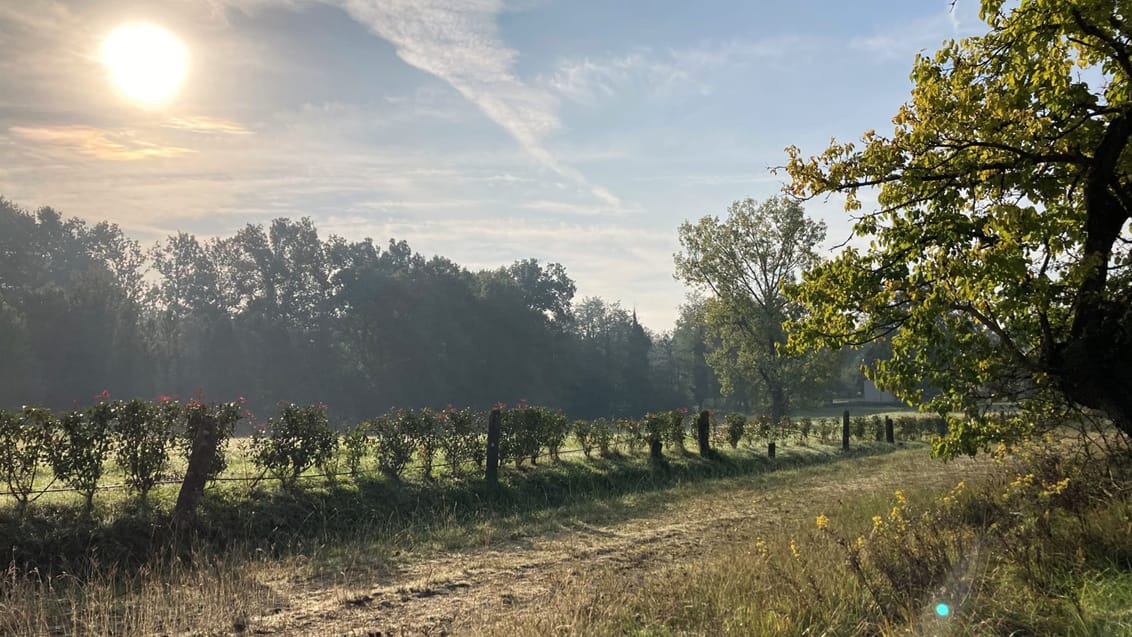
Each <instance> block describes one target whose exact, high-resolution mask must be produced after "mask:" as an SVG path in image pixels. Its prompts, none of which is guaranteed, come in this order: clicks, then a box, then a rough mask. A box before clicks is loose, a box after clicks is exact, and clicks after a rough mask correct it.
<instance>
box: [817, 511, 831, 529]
mask: <svg viewBox="0 0 1132 637" xmlns="http://www.w3.org/2000/svg"><path fill="white" fill-rule="evenodd" d="M827 524H829V518H827V517H825V514H824V513H823V514H821V515H819V516H818V519H817V525H818V528H819V529H824V528H825V527H826V525H827Z"/></svg>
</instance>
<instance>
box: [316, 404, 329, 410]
mask: <svg viewBox="0 0 1132 637" xmlns="http://www.w3.org/2000/svg"><path fill="white" fill-rule="evenodd" d="M315 407H317V408H318V410H319V411H326V403H317V404H315Z"/></svg>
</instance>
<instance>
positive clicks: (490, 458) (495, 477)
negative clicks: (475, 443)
mask: <svg viewBox="0 0 1132 637" xmlns="http://www.w3.org/2000/svg"><path fill="white" fill-rule="evenodd" d="M500 419H501V416H500V413H499V409H498V408H497V409H492V410H491V415H490V416H488V419H487V474H486V475H485V476H484V477H485V478H486V479H487V483H488V484H489V485H491V486H495V485H497V484H499V421H500Z"/></svg>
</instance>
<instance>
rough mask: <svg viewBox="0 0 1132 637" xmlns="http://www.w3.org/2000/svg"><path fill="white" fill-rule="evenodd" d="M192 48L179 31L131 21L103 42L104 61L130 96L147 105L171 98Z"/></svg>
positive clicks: (157, 104)
mask: <svg viewBox="0 0 1132 637" xmlns="http://www.w3.org/2000/svg"><path fill="white" fill-rule="evenodd" d="M188 62H189V51H188V49H187V48H185V45H184V44H182V43H181V41H180V40H178V39H177V37H176V36H175V35H173V34H172V33H170V32H169V31H167V30H165V29H163V28H161V27H159V26H157V25H155V24H145V23H141V24H127V25H123V26H120V27H118V28H117V29H114V30H113V31H112V32H111V33H110V35H108V36H107V37H106V40H104V41H103V43H102V63H103V64H105V65H106V67H107V69H108V70H109V71H110V78H111V79H112V80H113V81H114V84H115V85H117V86H118V89H119V90H120V91H122V93H123V94H125V95H126V97H128V98H130V99H131V100H133V101H135V102H138V103H139V104H141V105H143V106H160V105H162V104H164V103H166V102H168V101H169V100H170V99H171V98H172V97H173V95H175V94H176V92H177V89H178V88H180V86H181V82H182V81H183V80H184V79H185V72H186V70H187V69H188Z"/></svg>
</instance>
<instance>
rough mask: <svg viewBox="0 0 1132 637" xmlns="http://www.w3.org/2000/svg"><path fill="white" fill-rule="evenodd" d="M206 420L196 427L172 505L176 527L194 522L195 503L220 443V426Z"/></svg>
mask: <svg viewBox="0 0 1132 637" xmlns="http://www.w3.org/2000/svg"><path fill="white" fill-rule="evenodd" d="M207 420H208V424H205V425H202V426H201V427H200V428H198V429H197V431H196V436H194V437H193V445H192V450H191V452H190V453H189V466H188V469H186V470H185V480H184V481H183V482H182V483H181V491H180V493H178V494H177V504H176V505H175V506H174V507H173V524H174V526H175V527H176V528H178V529H184V528H189V527H191V526H192V525H193V524H194V523H195V522H196V508H197V503H198V502H199V501H200V498H201V495H203V494H204V485H205V482H207V481H208V469H209V467H210V466H211V465H212V458H213V456H215V455H216V446H217V445H219V444H220V428H219V427H218V426H217V424H216V422H215V421H214V420H213V419H207Z"/></svg>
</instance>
